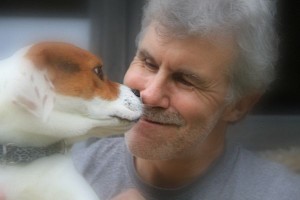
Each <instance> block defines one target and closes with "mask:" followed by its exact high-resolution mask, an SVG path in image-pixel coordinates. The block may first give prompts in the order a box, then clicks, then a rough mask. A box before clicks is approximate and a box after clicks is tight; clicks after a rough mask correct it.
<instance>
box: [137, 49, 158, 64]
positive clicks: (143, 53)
mask: <svg viewBox="0 0 300 200" xmlns="http://www.w3.org/2000/svg"><path fill="white" fill-rule="evenodd" d="M137 55H138V57H140V58H147V59H149V60H150V61H151V62H154V63H156V62H155V59H154V57H153V56H152V55H151V54H150V53H149V52H148V51H147V50H146V49H139V50H138V53H137Z"/></svg>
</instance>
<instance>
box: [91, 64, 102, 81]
mask: <svg viewBox="0 0 300 200" xmlns="http://www.w3.org/2000/svg"><path fill="white" fill-rule="evenodd" d="M93 71H94V72H95V74H96V75H97V76H98V77H99V78H100V79H101V80H103V76H104V75H103V71H102V66H96V67H95V68H94V69H93Z"/></svg>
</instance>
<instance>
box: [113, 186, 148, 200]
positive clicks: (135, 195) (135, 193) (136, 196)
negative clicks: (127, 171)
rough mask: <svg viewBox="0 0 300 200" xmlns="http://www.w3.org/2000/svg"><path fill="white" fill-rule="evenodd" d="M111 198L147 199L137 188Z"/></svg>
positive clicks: (119, 199)
mask: <svg viewBox="0 0 300 200" xmlns="http://www.w3.org/2000/svg"><path fill="white" fill-rule="evenodd" d="M111 200H146V199H145V198H144V197H142V195H141V194H140V193H139V192H138V191H137V190H136V189H129V190H126V191H125V192H122V193H121V194H119V195H118V196H115V197H114V198H112V199H111Z"/></svg>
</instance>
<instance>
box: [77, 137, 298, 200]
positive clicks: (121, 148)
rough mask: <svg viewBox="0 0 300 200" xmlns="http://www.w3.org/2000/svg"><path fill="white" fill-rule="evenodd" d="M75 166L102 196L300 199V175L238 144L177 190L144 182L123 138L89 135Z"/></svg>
mask: <svg viewBox="0 0 300 200" xmlns="http://www.w3.org/2000/svg"><path fill="white" fill-rule="evenodd" d="M72 155H73V159H74V163H75V166H76V168H77V169H78V170H79V171H80V173H82V174H83V176H84V177H85V178H86V179H87V180H88V182H89V183H90V184H91V185H92V187H93V188H94V190H95V191H96V193H97V194H98V195H99V197H100V199H101V200H109V199H111V198H112V197H113V196H115V195H117V194H119V193H120V192H122V191H124V190H126V189H128V188H138V189H139V190H140V191H142V193H143V195H144V196H145V197H146V199H147V200H152V199H153V200H300V177H299V176H298V175H295V174H293V173H291V172H289V171H288V170H287V169H285V168H284V167H283V166H281V165H279V164H276V163H272V162H269V161H266V160H263V159H261V158H259V157H257V156H256V155H254V154H253V153H251V152H249V151H247V150H245V149H243V148H241V147H240V146H238V145H227V148H226V150H225V152H224V154H223V155H222V156H221V157H220V159H218V160H217V161H216V162H215V163H214V165H213V166H212V167H211V168H210V170H209V171H208V172H207V173H206V174H205V175H203V176H201V177H199V178H198V179H197V180H195V181H194V182H193V183H191V184H189V185H185V186H183V187H181V188H177V189H163V188H157V187H152V186H150V185H147V184H145V183H144V182H143V181H141V179H140V178H139V177H138V175H137V174H136V171H135V168H134V165H133V158H132V156H131V155H130V153H129V152H128V150H127V148H126V145H125V143H124V138H121V137H120V138H106V139H90V140H88V141H86V142H82V143H79V144H77V145H75V146H74V148H73V150H72Z"/></svg>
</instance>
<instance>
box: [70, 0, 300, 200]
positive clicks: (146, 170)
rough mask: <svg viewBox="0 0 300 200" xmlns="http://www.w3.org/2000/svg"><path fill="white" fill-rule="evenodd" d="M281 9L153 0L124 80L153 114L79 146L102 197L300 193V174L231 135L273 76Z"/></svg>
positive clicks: (263, 2) (252, 197) (232, 197)
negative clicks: (120, 134)
mask: <svg viewBox="0 0 300 200" xmlns="http://www.w3.org/2000/svg"><path fill="white" fill-rule="evenodd" d="M272 9H273V8H272V7H271V4H270V2H269V1H268V0H150V1H149V2H148V4H147V5H146V7H145V10H144V18H143V21H142V29H141V32H140V34H139V38H138V50H137V54H136V56H135V58H134V59H133V61H132V63H131V65H130V67H129V69H128V71H127V73H126V75H125V78H124V83H125V84H126V85H128V86H129V87H131V88H133V89H135V90H137V91H140V97H141V99H142V101H143V103H144V105H145V110H144V115H143V117H142V118H141V119H140V120H139V121H138V122H137V123H136V124H135V125H134V126H133V127H132V128H131V129H130V130H129V131H128V132H126V133H125V137H124V138H108V139H101V140H89V141H87V142H85V143H81V144H78V145H77V146H76V147H75V148H74V151H73V152H74V160H75V163H76V165H77V167H78V169H79V170H80V171H81V172H82V173H83V174H84V176H85V177H86V178H87V179H88V181H89V182H90V183H91V185H92V186H93V188H94V189H95V190H96V192H97V193H98V194H99V196H100V198H102V199H103V200H107V199H112V198H113V199H115V200H121V199H130V200H135V199H143V198H145V199H148V200H150V199H155V200H168V199H170V200H199V199H203V200H221V199H222V200H244V199H249V200H284V199H286V200H296V199H299V198H300V179H299V177H296V176H293V175H292V174H290V173H289V172H288V171H287V170H285V169H284V168H283V167H281V166H279V165H277V164H274V163H269V162H267V161H264V160H262V159H260V158H258V157H256V156H255V155H254V154H252V153H250V152H248V151H246V150H244V149H242V148H241V147H239V146H237V145H234V144H231V143H230V142H227V141H226V139H225V135H226V129H227V127H228V126H229V125H230V124H233V123H235V122H237V121H239V120H241V119H242V118H243V117H244V116H245V115H246V114H247V113H248V111H249V110H250V109H251V108H252V106H253V105H254V104H255V103H256V101H257V100H258V99H259V97H260V96H261V95H262V94H263V92H264V91H265V90H266V89H267V87H268V85H269V83H270V82H271V81H272V80H273V74H274V73H273V71H274V69H273V65H274V62H275V60H276V44H277V42H276V36H275V34H274V31H273V30H274V28H273V26H272V23H273V13H272ZM241 134H243V133H241ZM127 189H130V190H129V191H128V190H127Z"/></svg>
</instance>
